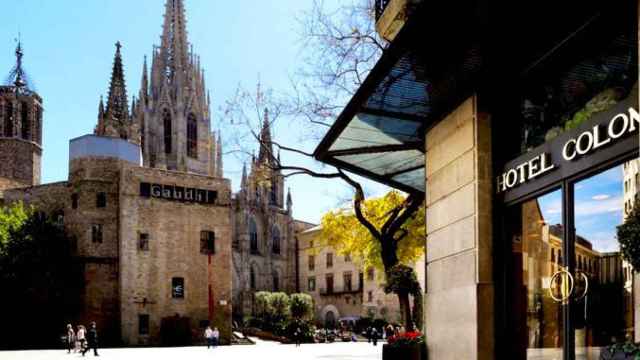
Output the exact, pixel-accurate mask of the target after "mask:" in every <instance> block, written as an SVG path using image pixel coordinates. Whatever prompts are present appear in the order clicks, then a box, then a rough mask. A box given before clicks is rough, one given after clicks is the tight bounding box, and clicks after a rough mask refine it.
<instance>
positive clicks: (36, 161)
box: [0, 42, 43, 192]
mask: <svg viewBox="0 0 640 360" xmlns="http://www.w3.org/2000/svg"><path fill="white" fill-rule="evenodd" d="M23 55H24V53H23V51H22V44H21V43H20V42H18V46H17V47H16V51H15V56H16V65H15V66H14V67H13V69H12V70H11V72H10V73H9V76H8V78H7V80H6V82H5V83H4V84H0V164H2V165H1V166H0V192H1V191H2V190H5V189H11V188H17V187H26V186H32V185H38V184H40V167H41V158H42V112H43V108H42V98H40V96H39V95H38V94H37V93H36V92H35V90H34V88H33V86H32V84H31V83H30V81H29V79H28V77H27V74H26V73H25V71H24V69H23V66H22V57H23Z"/></svg>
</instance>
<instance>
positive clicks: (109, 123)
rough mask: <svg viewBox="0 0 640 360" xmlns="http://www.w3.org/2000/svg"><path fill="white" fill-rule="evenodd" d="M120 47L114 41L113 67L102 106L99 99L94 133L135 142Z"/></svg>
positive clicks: (135, 137)
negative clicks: (104, 102) (107, 93)
mask: <svg viewBox="0 0 640 360" xmlns="http://www.w3.org/2000/svg"><path fill="white" fill-rule="evenodd" d="M121 48H122V44H120V42H119V41H118V42H116V53H115V55H114V59H113V69H112V70H111V82H110V83H109V95H108V97H107V104H106V106H103V103H102V98H101V99H100V105H99V107H98V125H97V126H96V129H95V131H94V133H95V134H96V135H98V136H108V137H120V138H122V139H125V140H132V141H133V142H137V134H136V131H135V130H134V127H133V126H132V125H133V124H132V123H131V118H130V116H129V105H128V99H127V87H126V83H125V80H124V68H123V66H122V55H121V52H120V49H121Z"/></svg>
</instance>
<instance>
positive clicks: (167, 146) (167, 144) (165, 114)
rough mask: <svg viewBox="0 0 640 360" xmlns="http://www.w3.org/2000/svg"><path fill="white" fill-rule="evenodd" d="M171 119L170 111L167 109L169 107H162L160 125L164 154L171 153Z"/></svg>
mask: <svg viewBox="0 0 640 360" xmlns="http://www.w3.org/2000/svg"><path fill="white" fill-rule="evenodd" d="M171 125H172V119H171V112H170V111H169V109H166V108H165V109H163V110H162V126H163V135H164V153H165V154H171V150H172V149H171V147H172V139H173V136H172V135H173V132H172V128H171Z"/></svg>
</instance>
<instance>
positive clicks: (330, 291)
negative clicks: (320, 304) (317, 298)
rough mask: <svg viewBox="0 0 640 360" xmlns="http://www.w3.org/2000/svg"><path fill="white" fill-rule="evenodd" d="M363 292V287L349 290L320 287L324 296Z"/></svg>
mask: <svg viewBox="0 0 640 360" xmlns="http://www.w3.org/2000/svg"><path fill="white" fill-rule="evenodd" d="M361 292H362V288H353V289H351V290H348V289H342V290H336V289H326V288H320V295H322V296H340V295H352V294H358V293H361Z"/></svg>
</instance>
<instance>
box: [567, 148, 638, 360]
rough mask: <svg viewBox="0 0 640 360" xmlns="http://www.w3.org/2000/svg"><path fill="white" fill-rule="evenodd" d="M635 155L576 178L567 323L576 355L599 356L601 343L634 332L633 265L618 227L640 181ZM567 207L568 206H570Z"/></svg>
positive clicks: (629, 336) (625, 337) (583, 359)
mask: <svg viewBox="0 0 640 360" xmlns="http://www.w3.org/2000/svg"><path fill="white" fill-rule="evenodd" d="M639 164H640V162H639V161H638V160H634V161H631V162H627V163H625V164H623V165H620V166H616V167H614V168H612V169H609V170H607V171H604V172H602V173H599V174H597V175H595V176H592V177H589V178H587V179H585V180H582V181H579V182H577V183H575V184H574V185H573V186H572V188H571V189H570V190H573V196H574V201H573V205H572V206H573V213H574V217H573V221H574V225H573V226H574V229H575V230H574V232H573V233H572V234H571V237H572V239H571V254H570V256H571V259H572V261H571V264H570V269H571V273H572V275H573V277H574V283H575V286H574V290H573V292H572V296H571V304H570V326H571V329H572V331H573V333H574V334H573V336H574V344H573V345H574V349H575V359H579V360H598V359H599V358H600V351H601V349H602V348H603V347H605V346H608V345H611V344H614V343H617V342H624V341H626V340H629V341H637V340H638V339H636V338H635V337H634V328H635V323H634V322H635V320H634V303H635V302H637V301H634V296H633V291H632V290H633V269H632V268H631V266H630V264H628V263H627V262H626V261H624V260H623V259H622V256H621V253H620V245H619V243H618V241H617V239H616V227H617V226H618V225H620V224H622V222H623V221H624V217H625V215H626V212H628V211H629V210H630V209H631V207H632V206H633V203H634V200H635V198H636V196H637V195H636V194H637V190H638V188H637V185H638V181H639V180H640V173H639V172H638V170H639ZM570 206H571V205H570Z"/></svg>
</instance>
